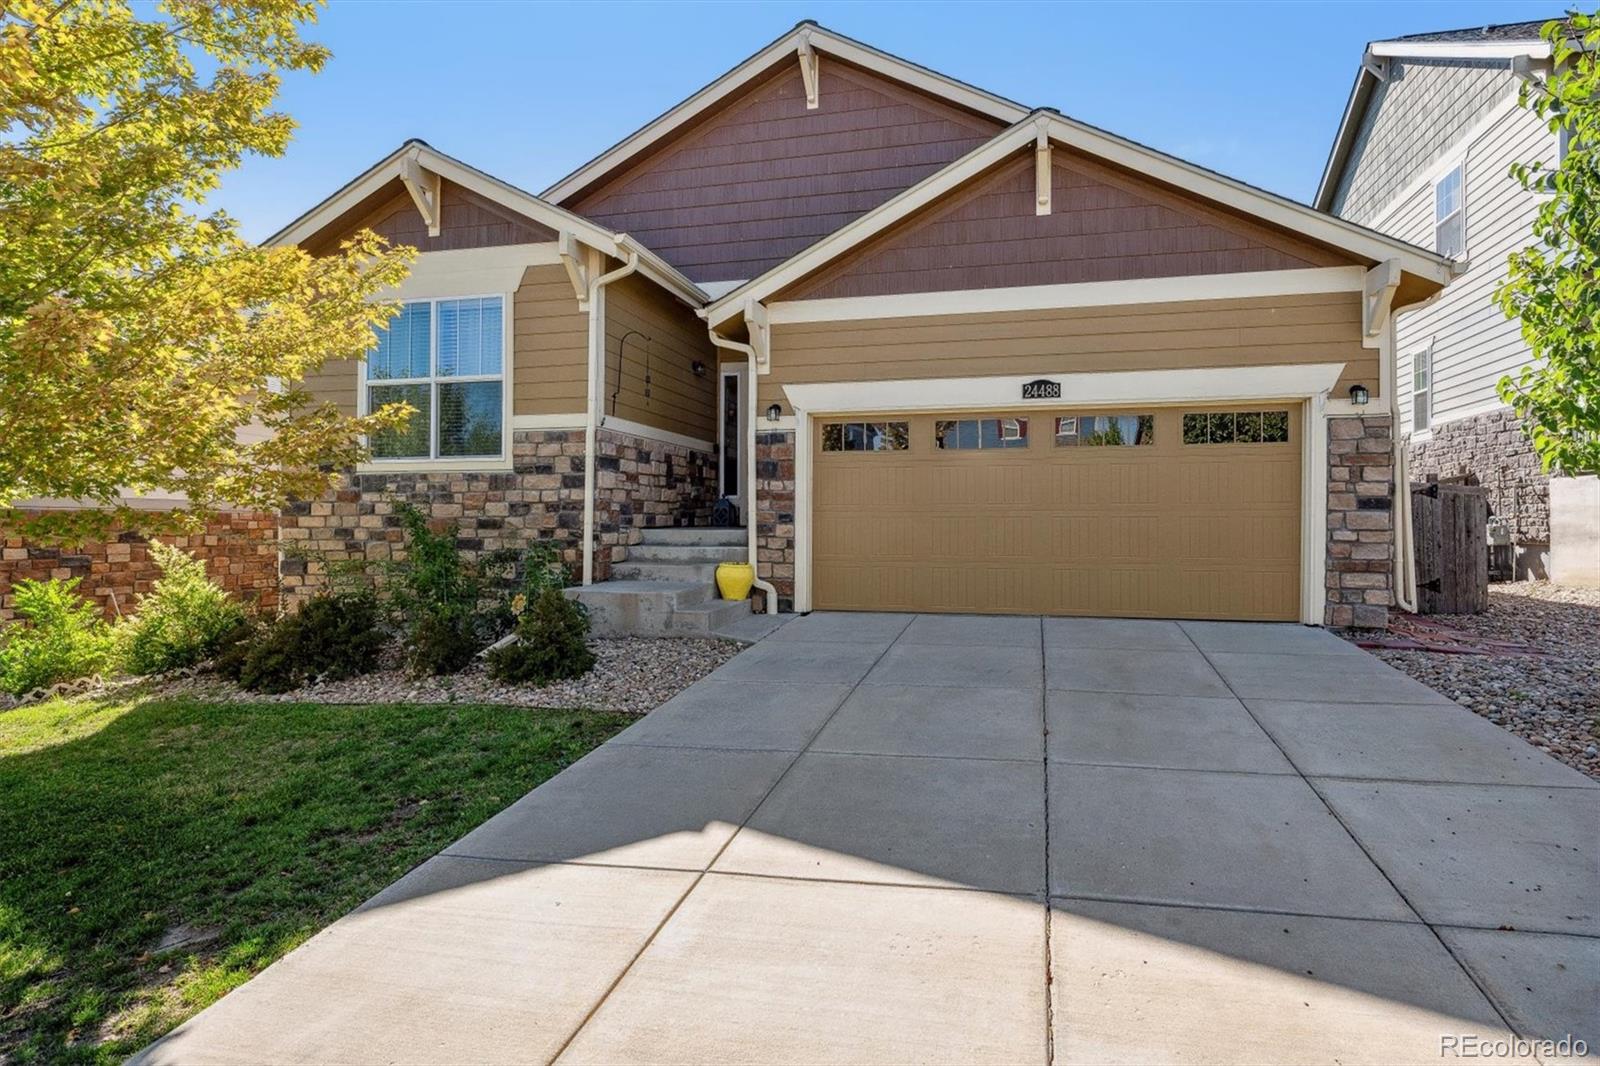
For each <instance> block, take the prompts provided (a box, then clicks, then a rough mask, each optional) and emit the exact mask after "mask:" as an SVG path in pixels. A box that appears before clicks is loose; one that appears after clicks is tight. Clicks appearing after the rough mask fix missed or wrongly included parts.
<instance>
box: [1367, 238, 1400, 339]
mask: <svg viewBox="0 0 1600 1066" xmlns="http://www.w3.org/2000/svg"><path fill="white" fill-rule="evenodd" d="M1400 273H1401V270H1400V261H1399V260H1398V259H1385V260H1384V261H1383V262H1381V263H1379V264H1378V265H1377V266H1375V267H1373V268H1372V269H1371V270H1369V271H1367V276H1366V279H1365V280H1364V281H1363V283H1362V286H1361V334H1362V338H1363V345H1364V346H1365V347H1368V348H1372V347H1376V346H1377V341H1378V338H1379V337H1380V336H1381V335H1382V334H1383V330H1384V327H1385V326H1387V325H1388V324H1389V309H1390V308H1391V307H1392V306H1393V305H1394V294H1395V290H1396V289H1398V288H1399V287H1400Z"/></svg>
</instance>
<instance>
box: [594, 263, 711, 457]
mask: <svg viewBox="0 0 1600 1066" xmlns="http://www.w3.org/2000/svg"><path fill="white" fill-rule="evenodd" d="M624 338H626V343H623V341H624ZM696 361H698V362H700V363H701V364H703V366H704V367H705V368H706V369H705V370H704V371H703V372H702V373H700V374H699V375H696V374H695V373H694V369H693V364H694V363H695V362H696ZM716 362H717V359H716V353H715V350H714V349H713V348H712V347H711V341H710V339H709V337H708V336H707V335H706V327H705V323H703V322H701V321H700V319H699V318H698V317H696V316H695V313H694V312H693V311H691V310H689V309H688V308H687V307H685V306H684V305H683V304H681V303H679V302H678V301H676V300H674V299H672V298H671V297H670V296H667V295H666V294H665V293H663V292H661V291H660V290H659V289H658V288H656V286H654V285H653V284H651V283H650V282H648V281H646V280H644V279H643V278H640V277H638V276H637V275H635V276H633V277H629V278H624V279H623V280H622V281H619V282H617V283H615V284H613V285H611V286H610V287H608V288H607V289H606V389H605V393H604V394H603V395H602V397H601V402H602V404H603V405H604V411H605V413H606V414H609V415H616V416H617V417H618V418H626V419H628V420H630V421H633V422H640V423H643V424H644V425H647V426H654V427H655V428H657V429H665V430H669V431H670V432H673V433H681V434H684V435H685V436H689V437H694V438H696V439H698V440H714V439H715V438H716V415H715V409H716V381H715V376H714V375H713V374H712V373H711V372H710V368H711V367H713V366H715V365H716ZM647 374H648V375H649V378H650V382H649V386H648V395H647V394H646V384H645V377H646V375H647Z"/></svg>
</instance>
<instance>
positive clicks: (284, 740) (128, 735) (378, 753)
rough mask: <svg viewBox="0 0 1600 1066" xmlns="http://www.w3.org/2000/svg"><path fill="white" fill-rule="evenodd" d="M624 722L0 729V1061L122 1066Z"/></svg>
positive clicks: (112, 709)
mask: <svg viewBox="0 0 1600 1066" xmlns="http://www.w3.org/2000/svg"><path fill="white" fill-rule="evenodd" d="M631 720H632V719H630V718H627V717H624V716H620V715H611V714H596V713H590V712H581V711H528V710H521V709H514V708H506V707H485V706H458V705H450V706H413V705H404V704H391V705H375V706H365V707H340V706H326V705H320V704H212V703H202V702H195V701H192V700H141V699H129V700H120V701H98V702H97V701H84V700H78V701H55V702H51V703H47V704H42V705H39V706H36V707H27V708H22V709H19V710H14V711H7V712H3V713H0V1062H5V1061H7V1060H8V1058H13V1057H14V1058H15V1059H16V1060H18V1061H21V1062H31V1061H51V1062H55V1061H61V1060H68V1061H95V1062H106V1061H118V1060H120V1059H122V1058H123V1057H124V1056H126V1055H127V1054H129V1053H131V1052H132V1051H134V1050H137V1049H138V1048H139V1047H141V1046H143V1045H144V1044H145V1043H146V1042H148V1041H150V1040H152V1039H154V1038H155V1037H157V1036H159V1035H161V1034H162V1033H164V1032H166V1031H167V1030H169V1029H171V1028H172V1027H173V1026H175V1025H177V1024H178V1023H179V1022H181V1021H182V1020H183V1019H184V1018H186V1017H188V1016H189V1015H191V1014H193V1013H195V1012H196V1011H198V1010H199V1009H201V1008H202V1007H204V1006H206V1005H207V1004H209V1003H211V1002H212V1001H214V1000H216V999H217V998H218V997H220V996H222V995H223V994H224V993H226V992H227V991H228V990H229V989H231V988H234V987H236V986H237V985H239V984H241V983H243V982H244V981H245V980H247V979H248V978H249V977H250V976H252V975H253V974H254V973H256V972H257V971H259V970H260V969H261V968H262V967H264V966H266V965H267V964H268V963H270V962H272V961H273V960H274V959H276V958H278V957H279V956H281V955H283V954H284V953H285V952H287V951H289V950H290V949H291V948H293V947H295V946H296V945H297V944H299V943H300V942H302V941H303V940H305V939H306V938H307V937H308V936H310V935H311V934H312V933H314V932H316V931H317V930H318V929H320V928H321V927H323V926H325V925H327V924H328V923H329V922H330V921H332V920H333V919H335V918H337V917H339V916H340V915H341V914H343V913H344V912H346V911H348V910H350V909H351V908H352V907H354V906H355V905H356V904H358V903H360V902H361V901H362V900H363V899H365V898H367V897H368V896H370V895H372V894H373V893H375V892H377V891H378V890H379V889H380V888H382V887H383V886H384V885H386V884H388V883H389V882H391V881H393V880H394V879H395V878H397V877H399V876H400V875H401V874H403V873H404V872H405V871H406V870H408V869H409V868H411V867H412V866H414V865H416V864H417V863H418V862H420V861H422V860H423V859H425V858H427V857H428V856H429V855H431V854H432V853H433V852H435V851H438V850H439V849H440V848H442V847H444V846H445V845H446V844H448V843H449V842H450V841H452V840H454V839H455V838H456V837H458V836H460V835H461V834H462V833H464V832H465V831H466V830H468V829H470V828H471V827H473V826H474V825H477V824H478V823H479V822H481V821H483V820H484V819H485V818H487V817H489V816H490V815H491V814H493V813H494V812H496V811H498V810H500V809H501V808H503V807H505V806H506V805H507V804H509V803H510V802H511V801H513V800H514V799H516V798H517V797H518V796H520V795H521V794H522V793H523V792H525V791H527V790H528V789H530V788H532V787H533V786H535V785H537V784H539V783H540V782H541V781H544V780H546V779H547V778H549V777H551V776H552V775H554V774H555V773H557V772H558V771H559V770H561V769H562V768H563V767H565V766H567V765H568V764H570V763H572V762H573V761H574V760H576V759H577V758H578V757H579V756H581V755H583V754H584V753H585V752H587V751H589V750H590V749H592V748H594V747H595V746H596V745H598V744H600V743H601V742H603V741H604V740H605V739H606V738H608V737H610V736H612V735H613V734H615V733H616V732H617V731H619V730H620V729H622V728H623V726H625V725H627V724H628V722H629V721H631Z"/></svg>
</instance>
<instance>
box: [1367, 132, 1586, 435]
mask: <svg viewBox="0 0 1600 1066" xmlns="http://www.w3.org/2000/svg"><path fill="white" fill-rule="evenodd" d="M1554 157H1555V139H1554V137H1553V136H1552V135H1551V134H1550V132H1549V131H1548V130H1547V129H1545V128H1544V127H1543V125H1542V124H1540V122H1539V121H1538V119H1537V118H1535V117H1534V116H1532V115H1530V114H1528V113H1527V112H1524V111H1520V110H1519V111H1513V112H1510V113H1508V114H1507V115H1505V116H1504V117H1503V118H1502V119H1501V120H1500V121H1499V122H1497V123H1495V124H1494V125H1493V126H1492V127H1491V128H1490V129H1489V130H1487V131H1486V132H1485V133H1484V135H1483V136H1482V137H1481V138H1479V139H1478V140H1477V141H1476V142H1475V143H1474V144H1472V145H1470V146H1468V149H1467V155H1466V171H1465V178H1466V210H1467V256H1468V260H1469V262H1470V263H1471V269H1469V270H1468V271H1467V273H1466V274H1465V275H1463V276H1462V277H1459V278H1457V279H1456V280H1455V281H1454V282H1452V283H1451V284H1450V285H1449V286H1448V287H1447V288H1446V289H1445V290H1444V292H1443V293H1441V294H1440V296H1439V298H1438V299H1436V300H1434V301H1433V302H1432V303H1429V304H1427V305H1425V306H1423V307H1420V308H1417V309H1415V310H1409V311H1402V312H1401V313H1400V315H1399V316H1398V318H1397V319H1396V349H1397V351H1396V367H1395V369H1396V374H1397V378H1398V381H1399V383H1400V409H1401V427H1402V431H1409V430H1410V429H1411V428H1412V423H1411V413H1412V412H1411V382H1412V373H1413V370H1414V363H1415V359H1416V355H1417V353H1418V352H1419V351H1421V350H1423V349H1425V348H1427V347H1428V345H1429V343H1430V342H1431V343H1432V346H1433V371H1434V387H1433V421H1434V422H1435V423H1439V422H1445V421H1449V420H1450V419H1452V418H1457V417H1461V416H1464V415H1466V414H1469V413H1471V412H1473V411H1475V410H1479V409H1482V408H1484V407H1485V406H1488V405H1492V404H1495V403H1497V402H1498V398H1497V396H1496V393H1495V383H1496V382H1498V381H1499V380H1500V378H1501V377H1502V376H1503V375H1505V374H1509V373H1513V372H1515V371H1516V370H1517V369H1519V368H1520V367H1522V366H1523V365H1524V364H1526V363H1527V362H1528V360H1529V358H1530V353H1529V351H1528V346H1527V344H1526V343H1524V341H1523V340H1522V331H1521V325H1520V323H1519V322H1517V321H1516V320H1514V319H1508V318H1506V316H1505V313H1504V312H1503V311H1501V310H1500V307H1499V305H1498V304H1497V303H1496V302H1495V290H1496V289H1497V288H1499V286H1500V285H1501V284H1502V283H1503V282H1504V280H1505V278H1506V259H1507V257H1508V256H1509V255H1510V254H1511V253H1512V252H1514V251H1517V250H1518V249H1521V248H1524V247H1527V246H1528V245H1529V244H1530V243H1532V227H1533V220H1534V217H1535V215H1537V213H1538V210H1539V205H1540V203H1541V201H1542V197H1540V196H1538V195H1535V194H1532V193H1529V192H1527V191H1526V190H1524V189H1523V188H1522V186H1521V184H1520V183H1518V182H1517V181H1516V180H1515V179H1514V178H1512V177H1511V176H1510V168H1511V165H1512V164H1513V163H1515V162H1532V161H1534V160H1545V161H1553V160H1554ZM1383 228H1384V229H1385V230H1387V231H1388V232H1391V233H1394V234H1395V235H1396V236H1398V237H1400V238H1401V239H1402V240H1407V241H1411V242H1413V243H1415V244H1420V245H1422V246H1423V247H1425V248H1431V247H1433V244H1434V193H1433V186H1432V185H1431V184H1425V185H1424V186H1423V187H1422V188H1421V189H1419V190H1417V192H1416V193H1414V194H1413V195H1411V196H1409V197H1407V199H1406V200H1405V201H1404V202H1403V203H1402V204H1400V205H1399V206H1398V207H1396V208H1395V209H1394V210H1393V211H1392V212H1391V214H1390V216H1389V217H1388V218H1386V219H1385V220H1384V222H1383Z"/></svg>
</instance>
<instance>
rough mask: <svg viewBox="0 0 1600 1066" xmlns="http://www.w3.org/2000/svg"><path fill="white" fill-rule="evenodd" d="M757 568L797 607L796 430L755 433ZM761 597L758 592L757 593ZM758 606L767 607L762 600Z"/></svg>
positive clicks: (785, 606)
mask: <svg viewBox="0 0 1600 1066" xmlns="http://www.w3.org/2000/svg"><path fill="white" fill-rule="evenodd" d="M755 517H756V569H757V572H758V573H759V575H760V576H761V578H762V579H763V580H766V581H770V582H772V586H773V588H775V589H777V590H778V610H780V611H792V610H794V431H793V430H772V431H768V432H763V433H757V434H756V516H755ZM757 595H758V597H759V593H758V594H757ZM756 609H757V610H765V609H766V605H765V604H760V605H758V606H757V608H756Z"/></svg>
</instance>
